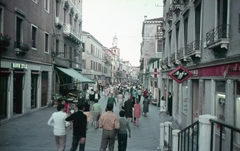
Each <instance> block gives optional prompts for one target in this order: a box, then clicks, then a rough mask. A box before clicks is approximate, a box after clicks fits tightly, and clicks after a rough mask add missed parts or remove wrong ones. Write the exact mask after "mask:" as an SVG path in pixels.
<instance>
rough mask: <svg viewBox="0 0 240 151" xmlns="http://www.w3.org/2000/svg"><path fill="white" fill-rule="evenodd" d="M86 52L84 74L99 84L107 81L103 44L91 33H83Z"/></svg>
mask: <svg viewBox="0 0 240 151" xmlns="http://www.w3.org/2000/svg"><path fill="white" fill-rule="evenodd" d="M83 43H84V52H83V54H82V59H83V64H84V66H83V71H82V74H83V75H85V76H87V77H88V78H90V79H92V80H94V81H95V82H97V83H102V81H105V75H104V73H103V71H104V70H103V69H104V62H103V60H104V51H103V49H102V44H101V43H100V42H99V41H98V40H97V39H96V38H95V37H94V36H93V35H91V34H90V33H88V32H85V31H83Z"/></svg>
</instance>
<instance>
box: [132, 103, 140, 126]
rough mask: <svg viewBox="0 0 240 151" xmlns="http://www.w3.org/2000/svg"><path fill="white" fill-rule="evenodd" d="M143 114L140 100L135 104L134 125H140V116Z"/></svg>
mask: <svg viewBox="0 0 240 151" xmlns="http://www.w3.org/2000/svg"><path fill="white" fill-rule="evenodd" d="M140 115H141V106H140V104H139V102H138V101H136V103H135V104H134V125H135V126H137V127H139V118H140Z"/></svg>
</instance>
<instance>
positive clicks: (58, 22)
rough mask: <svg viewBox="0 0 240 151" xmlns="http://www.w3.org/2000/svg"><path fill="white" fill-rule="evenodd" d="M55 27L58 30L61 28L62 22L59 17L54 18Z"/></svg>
mask: <svg viewBox="0 0 240 151" xmlns="http://www.w3.org/2000/svg"><path fill="white" fill-rule="evenodd" d="M55 26H56V27H58V28H61V27H62V26H63V21H62V20H61V19H60V18H59V17H55Z"/></svg>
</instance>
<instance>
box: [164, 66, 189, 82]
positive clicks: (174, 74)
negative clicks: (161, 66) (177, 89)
mask: <svg viewBox="0 0 240 151" xmlns="http://www.w3.org/2000/svg"><path fill="white" fill-rule="evenodd" d="M168 76H169V77H171V78H172V79H174V80H175V81H177V82H178V83H183V82H184V81H185V80H187V79H188V78H189V77H191V76H192V73H191V72H189V71H188V70H187V69H185V68H183V67H182V66H179V67H177V68H176V69H174V70H173V71H171V72H170V73H169V74H168Z"/></svg>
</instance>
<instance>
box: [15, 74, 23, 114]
mask: <svg viewBox="0 0 240 151" xmlns="http://www.w3.org/2000/svg"><path fill="white" fill-rule="evenodd" d="M22 90H23V74H16V73H15V74H14V76H13V113H15V114H22Z"/></svg>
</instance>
